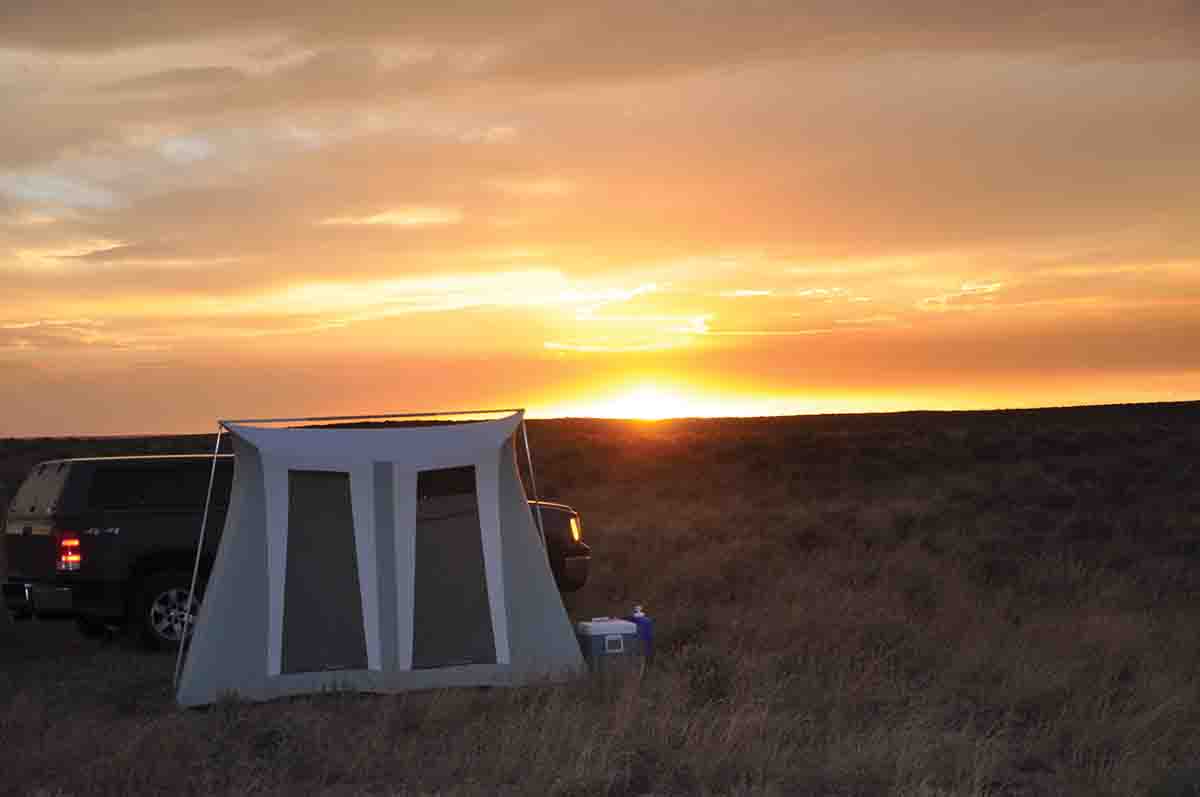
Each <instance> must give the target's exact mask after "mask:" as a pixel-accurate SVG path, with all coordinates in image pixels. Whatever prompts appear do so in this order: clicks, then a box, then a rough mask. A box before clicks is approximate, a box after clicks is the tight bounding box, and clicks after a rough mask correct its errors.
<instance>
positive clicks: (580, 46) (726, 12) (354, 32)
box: [0, 0, 1200, 74]
mask: <svg viewBox="0 0 1200 797" xmlns="http://www.w3.org/2000/svg"><path fill="white" fill-rule="evenodd" d="M597 31H604V32H605V34H606V35H605V36H597V35H596V32H597ZM248 33H254V34H269V35H275V36H278V37H284V38H290V39H292V40H295V41H303V42H354V41H379V40H381V39H382V40H395V41H399V42H411V41H414V40H416V41H440V42H458V43H474V44H481V43H490V42H497V41H499V42H507V43H511V42H514V41H515V42H519V43H521V44H523V45H524V46H523V47H518V48H516V50H517V52H516V53H515V54H514V53H507V52H504V51H502V52H501V53H499V54H498V55H496V56H495V58H496V60H500V61H502V62H506V63H508V64H510V66H509V68H510V69H511V70H512V71H514V72H517V73H521V74H528V73H532V74H543V73H546V72H549V71H550V70H551V69H553V68H555V67H557V68H558V70H559V71H573V72H577V73H581V74H589V73H596V72H613V71H616V70H618V69H621V68H624V69H625V70H628V69H629V68H630V67H629V65H630V64H631V63H634V64H636V63H639V62H641V61H646V62H649V61H651V60H653V61H655V62H657V63H658V66H657V68H658V69H666V68H671V67H676V68H678V66H679V65H686V64H694V63H711V62H714V61H716V62H721V61H728V60H731V59H736V58H739V57H740V58H746V57H749V56H759V57H763V56H766V55H771V54H775V53H777V52H779V51H789V50H790V51H794V52H800V53H816V54H820V53H836V54H842V55H854V56H858V57H861V56H862V55H863V54H864V53H870V52H872V51H878V50H881V49H889V48H902V49H929V48H939V49H946V50H958V49H978V48H994V49H1012V50H1036V49H1054V50H1063V51H1066V52H1085V53H1086V52H1091V51H1097V50H1099V51H1101V52H1116V53H1127V52H1134V53H1146V52H1151V53H1154V54H1156V55H1159V56H1161V55H1162V54H1163V53H1171V52H1184V53H1187V52H1194V51H1195V48H1196V42H1197V41H1198V40H1200V35H1198V33H1200V11H1197V10H1196V7H1195V5H1194V4H1192V3H1189V2H1186V0H1159V1H1158V2H1154V0H1151V2H1148V3H1143V4H1139V5H1130V4H1128V3H1121V2H1116V1H1115V0H1102V1H1101V2H1097V3H1090V4H1087V5H1079V4H1074V3H1067V2H1057V3H1055V2H1051V3H1044V4H1039V5H1038V6H1037V7H1036V8H1031V9H1028V10H1025V9H1012V8H1009V7H1003V8H1001V7H996V6H989V5H963V4H960V3H950V2H947V0H916V1H915V2H908V3H905V4H903V5H902V6H897V5H895V4H893V3H888V2H885V1H884V0H867V2H865V3H858V4H855V5H854V6H853V7H852V8H848V7H847V6H845V5H844V4H841V3H837V2H834V0H817V1H816V2H806V3H794V2H786V1H785V0H755V1H754V2H750V3H713V2H687V3H683V4H672V5H671V6H659V5H655V4H649V5H647V4H644V3H634V2H632V0H630V1H629V2H614V3H603V4H593V3H583V2H567V3H548V2H529V1H527V0H526V1H522V2H517V3H510V4H506V5H505V7H504V8H503V9H499V8H496V7H495V6H494V5H492V4H490V3H486V2H482V0H477V2H474V3H467V4H465V5H464V4H456V5H455V6H453V7H447V6H443V5H441V4H436V3H431V4H420V5H414V4H411V3H410V4H399V5H398V4H394V3H389V2H384V1H383V0H375V2H369V3H365V4H362V5H359V6H356V8H355V10H354V13H351V14H347V13H345V9H344V8H341V7H338V6H336V5H329V4H327V3H321V2H317V0H299V1H298V2H286V3H285V2H283V0H268V1H267V2H263V3H241V2H235V1H234V0H213V2H210V3H206V4H205V5H204V6H203V7H197V6H196V5H194V4H192V3H188V2H185V0H169V2H165V3H157V2H150V0H133V2H127V3H123V4H121V5H120V6H117V7H94V6H91V5H82V6H81V5H79V4H76V3H72V2H69V1H68V0H44V2H39V3H19V4H6V5H5V6H4V7H3V10H2V11H0V41H2V42H7V43H9V44H14V45H20V46H26V47H29V46H32V47H39V48H48V49H67V50H70V49H77V50H92V51H102V50H109V49H112V48H117V47H126V46H142V45H147V44H151V43H156V42H169V41H181V40H194V39H197V38H203V37H230V36H236V35H246V34H248ZM650 43H653V44H654V45H656V46H655V47H647V46H646V45H647V44H650Z"/></svg>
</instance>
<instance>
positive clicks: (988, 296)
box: [917, 282, 1004, 312]
mask: <svg viewBox="0 0 1200 797" xmlns="http://www.w3.org/2000/svg"><path fill="white" fill-rule="evenodd" d="M1003 287H1004V283H1003V282H964V283H963V284H962V286H961V287H960V288H959V289H958V290H957V291H954V292H952V293H943V294H940V295H938V296H928V297H926V298H924V299H921V300H920V301H919V302H917V307H918V308H920V309H922V310H931V311H934V312H946V311H950V310H975V309H977V308H979V307H982V306H986V305H989V304H991V303H992V302H994V301H995V294H996V292H997V291H999V290H1000V289H1001V288H1003Z"/></svg>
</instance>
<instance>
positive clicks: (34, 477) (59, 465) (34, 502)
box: [9, 462, 71, 515]
mask: <svg viewBox="0 0 1200 797" xmlns="http://www.w3.org/2000/svg"><path fill="white" fill-rule="evenodd" d="M70 472H71V466H70V465H69V464H67V463H66V462H43V463H42V464H40V465H37V466H35V467H34V469H33V470H32V471H30V472H29V476H28V477H26V479H25V481H24V482H23V483H22V484H21V487H20V488H19V489H18V490H17V494H16V495H15V496H13V499H12V502H11V503H10V504H9V506H10V508H11V511H12V513H13V514H14V515H48V514H50V513H51V512H52V511H54V509H55V508H56V506H57V504H58V501H59V498H60V497H61V496H62V491H63V485H65V484H66V481H67V474H68V473H70Z"/></svg>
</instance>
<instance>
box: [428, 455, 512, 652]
mask: <svg viewBox="0 0 1200 797" xmlns="http://www.w3.org/2000/svg"><path fill="white" fill-rule="evenodd" d="M415 553H416V556H415V558H416V563H415V564H416V583H415V584H414V595H413V663H412V666H413V669H418V670H419V669H431V668H435V667H453V666H459V665H465V664H495V663H496V643H495V638H494V636H493V632H492V615H491V610H490V607H489V604H488V593H487V575H486V572H485V571H484V565H483V540H482V538H481V534H480V525H479V500H478V497H477V493H476V485H475V468H474V467H473V466H468V467H462V468H441V469H438V470H424V471H421V472H420V473H418V474H417V524H416V552H415Z"/></svg>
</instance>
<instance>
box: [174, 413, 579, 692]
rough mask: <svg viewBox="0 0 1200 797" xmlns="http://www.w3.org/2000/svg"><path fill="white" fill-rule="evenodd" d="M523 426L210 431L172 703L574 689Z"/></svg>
mask: <svg viewBox="0 0 1200 797" xmlns="http://www.w3.org/2000/svg"><path fill="white" fill-rule="evenodd" d="M523 421H524V413H523V412H522V411H516V412H513V413H512V414H511V415H508V416H507V417H503V418H500V419H499V420H489V421H479V422H465V423H458V424H451V425H440V426H424V427H399V428H397V427H387V428H370V429H363V428H336V429H331V428H269V427H267V426H264V425H258V424H253V423H237V422H233V421H223V422H221V424H220V427H219V430H220V429H224V430H227V431H228V432H229V433H230V435H231V437H232V441H233V449H234V453H235V455H236V464H235V468H234V480H233V490H232V493H231V496H230V502H229V509H228V513H227V515H226V520H225V528H224V532H223V534H222V538H221V542H220V545H219V548H218V551H217V556H216V560H215V563H214V565H213V570H212V574H211V577H210V578H209V582H208V587H207V590H206V592H205V594H204V598H203V601H202V605H201V608H200V612H199V615H198V618H197V621H196V625H195V628H194V633H193V634H192V639H191V641H190V644H189V645H188V648H187V651H186V658H185V659H184V663H183V670H182V677H180V678H179V679H178V692H177V695H176V698H177V700H178V702H179V703H180V704H181V705H184V706H196V705H203V704H208V703H212V702H214V701H216V700H218V699H220V697H221V696H222V695H225V694H230V693H234V694H236V695H237V696H238V697H239V698H241V699H249V700H267V699H271V698H275V697H281V696H285V695H295V694H302V693H308V692H316V691H322V690H326V689H353V690H362V691H376V692H395V691H403V690H410V689H427V688H436V687H448V686H477V685H490V686H510V685H519V684H527V683H531V682H534V681H541V680H557V679H565V678H569V677H572V676H575V675H578V674H582V673H583V672H584V671H585V669H586V668H585V665H584V662H583V659H582V657H581V654H580V651H579V647H578V644H577V643H576V640H575V636H574V634H573V632H572V628H571V625H570V621H569V620H568V618H567V614H566V611H565V609H564V608H563V604H562V598H561V596H560V595H559V593H558V590H557V588H556V587H555V583H554V577H553V575H552V574H551V571H550V565H549V562H548V561H547V558H546V552H545V547H544V545H545V543H544V540H543V538H542V537H541V535H540V534H539V531H538V527H537V526H536V525H535V523H534V519H533V516H532V513H531V511H530V508H529V505H528V503H527V501H526V496H525V490H524V487H523V485H522V482H521V478H520V474H519V472H518V469H517V460H516V449H515V445H514V435H515V433H516V432H517V429H518V427H519V426H520V425H521V424H522V423H523ZM219 445H220V441H219V439H218V446H219ZM182 654H183V651H181V655H182Z"/></svg>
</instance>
